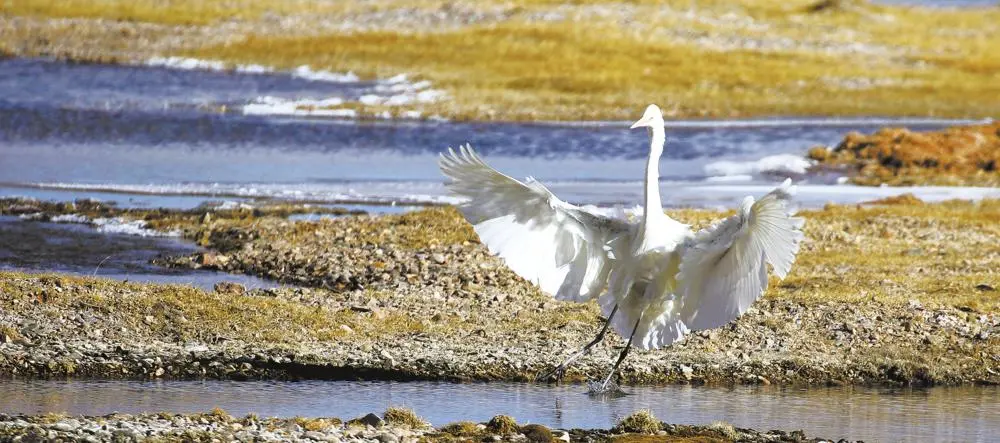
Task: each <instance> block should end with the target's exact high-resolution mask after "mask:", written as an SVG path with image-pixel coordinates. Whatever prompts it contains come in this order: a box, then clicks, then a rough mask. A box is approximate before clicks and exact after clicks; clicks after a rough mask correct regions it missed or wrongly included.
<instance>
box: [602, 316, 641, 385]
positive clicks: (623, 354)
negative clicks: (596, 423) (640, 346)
mask: <svg viewBox="0 0 1000 443" xmlns="http://www.w3.org/2000/svg"><path fill="white" fill-rule="evenodd" d="M640 321H642V314H640V315H639V318H638V319H637V320H636V321H635V326H634V327H632V334H630V335H629V336H628V343H625V349H622V352H621V354H618V361H616V362H615V366H614V367H612V368H611V373H610V374H608V376H607V378H605V379H604V383H601V390H603V391H605V392H607V389H608V384H609V383H611V378H612V377H614V376H615V373H616V372H618V367H619V366H621V364H622V362H623V361H625V357H627V356H628V351H629V350H630V349H632V338H634V337H635V332H636V331H638V330H639V322H640Z"/></svg>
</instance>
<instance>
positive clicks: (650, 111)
mask: <svg viewBox="0 0 1000 443" xmlns="http://www.w3.org/2000/svg"><path fill="white" fill-rule="evenodd" d="M657 126H659V127H663V113H661V112H660V107H659V106H656V105H649V106H647V107H646V112H643V113H642V118H640V119H639V120H638V121H636V122H635V123H633V124H632V127H631V128H629V129H635V128H643V127H645V128H654V127H657Z"/></svg>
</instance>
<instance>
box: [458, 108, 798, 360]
mask: <svg viewBox="0 0 1000 443" xmlns="http://www.w3.org/2000/svg"><path fill="white" fill-rule="evenodd" d="M632 127H633V128H635V127H648V128H649V130H650V133H651V139H652V140H651V145H650V156H649V160H648V162H647V165H646V180H645V181H646V189H645V195H644V200H645V206H644V211H643V216H642V219H641V220H639V221H638V222H635V221H630V220H627V219H625V218H623V217H610V216H607V215H602V214H599V213H597V212H595V211H591V210H587V209H584V208H581V207H578V206H575V205H571V204H569V203H566V202H564V201H562V200H560V199H559V198H558V197H556V196H555V195H554V194H552V192H550V191H549V190H548V189H547V188H546V187H545V186H544V185H542V184H541V183H539V182H538V181H536V180H534V179H531V178H529V179H527V180H526V181H525V182H523V183H522V182H520V181H518V180H515V179H513V178H511V177H508V176H506V175H504V174H502V173H500V172H498V171H497V170H495V169H493V168H491V167H490V166H488V165H487V164H486V163H485V162H484V161H483V160H482V159H481V158H480V157H479V156H478V155H477V154H476V152H475V151H473V150H472V148H471V147H470V146H468V145H466V146H462V147H461V148H460V149H459V151H458V152H456V151H454V150H449V154H447V155H442V157H441V160H440V167H441V171H442V172H443V173H444V175H446V176H447V177H449V178H450V179H451V181H450V183H448V186H449V188H450V189H451V191H452V192H453V193H455V194H457V195H459V196H461V197H465V198H466V200H465V201H464V202H463V203H461V204H460V205H459V209H460V211H461V212H462V213H463V214H464V215H465V217H466V218H467V219H468V220H469V222H470V223H472V224H473V226H474V228H475V230H476V233H477V234H478V235H479V237H480V240H481V241H482V242H483V243H484V244H485V245H486V246H487V247H488V248H489V249H490V251H491V252H493V253H494V254H497V255H499V256H500V257H501V258H503V259H504V261H505V263H506V264H507V266H508V267H510V268H511V270H513V271H514V272H515V273H517V274H518V275H520V276H521V277H523V278H525V279H527V280H529V281H531V282H533V283H535V284H537V285H538V287H539V288H540V289H541V290H542V291H543V292H545V293H548V294H550V295H552V296H554V297H555V298H557V299H560V300H567V301H575V302H585V301H589V300H593V299H595V298H596V299H598V304H599V305H600V307H601V310H602V312H603V313H604V315H605V316H606V317H608V319H609V323H610V325H611V327H612V328H613V329H614V330H615V332H617V333H618V334H619V335H621V336H622V337H625V338H626V339H629V342H630V344H631V345H633V346H636V347H639V348H641V349H654V348H660V347H663V346H667V345H669V344H671V343H674V342H676V341H677V340H680V339H681V338H683V337H684V335H685V334H687V333H688V332H689V331H692V330H703V329H709V328H715V327H719V326H722V325H724V324H726V323H728V322H730V321H732V320H734V319H736V318H737V317H739V316H740V315H741V314H743V313H744V312H746V310H747V309H748V308H749V307H750V304H751V303H753V302H754V301H755V300H756V299H758V298H759V297H760V296H761V295H762V294H763V293H764V291H765V289H766V288H767V266H768V265H770V266H771V267H772V268H773V270H774V272H775V274H776V275H778V277H780V278H784V277H785V275H787V273H788V272H789V270H790V268H791V265H792V262H793V261H794V259H795V254H796V253H797V252H798V247H799V242H800V241H801V239H802V232H801V227H802V224H803V221H802V219H800V218H796V217H792V212H791V211H790V210H789V207H788V206H789V202H790V200H791V197H792V194H793V192H794V188H793V187H792V185H791V182H790V180H786V181H785V182H784V183H783V184H781V185H780V186H779V187H778V188H777V189H775V190H774V191H772V192H770V193H768V194H767V195H765V196H764V197H762V198H761V199H760V200H759V201H755V200H754V199H753V197H747V198H746V199H744V201H743V203H742V204H741V205H740V208H739V210H738V211H737V213H736V214H735V215H733V216H731V217H728V218H726V219H723V220H721V221H719V222H716V223H715V224H713V225H712V226H710V227H708V228H706V229H703V230H701V231H698V232H693V231H692V230H691V228H690V226H688V225H685V224H683V223H680V222H678V221H676V220H674V219H672V218H670V217H669V216H667V215H666V214H665V213H664V212H663V209H662V206H661V203H660V193H659V184H658V180H659V158H660V155H661V153H662V151H663V145H664V140H665V134H664V127H663V118H662V115H661V114H660V111H659V108H657V107H656V106H655V105H650V106H649V107H648V108H647V110H646V112H645V114H644V115H643V118H642V119H640V120H639V121H637V122H636V124H635V125H633V126H632ZM601 337H603V331H602V335H601V336H599V337H598V338H601ZM593 344H594V343H591V345H593ZM591 345H588V347H587V348H585V349H584V351H582V352H585V351H587V350H588V349H589V346H591ZM626 351H627V348H626ZM578 354H579V353H578ZM577 356H578V355H577ZM623 358H624V353H623V355H622V357H621V359H623ZM621 359H620V360H621ZM619 362H620V361H619ZM567 363H568V362H567ZM560 368H563V366H562V365H561V366H560ZM616 368H617V364H616ZM609 378H610V376H609Z"/></svg>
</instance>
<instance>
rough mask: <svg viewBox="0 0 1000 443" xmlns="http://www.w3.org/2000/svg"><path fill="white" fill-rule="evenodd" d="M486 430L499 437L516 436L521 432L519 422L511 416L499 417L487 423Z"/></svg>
mask: <svg viewBox="0 0 1000 443" xmlns="http://www.w3.org/2000/svg"><path fill="white" fill-rule="evenodd" d="M486 430H487V431H489V432H490V433H492V434H497V435H514V434H517V433H518V432H520V428H519V427H518V426H517V421H516V420H514V417H511V416H509V415H497V416H496V417H493V418H491V419H490V421H489V423H486Z"/></svg>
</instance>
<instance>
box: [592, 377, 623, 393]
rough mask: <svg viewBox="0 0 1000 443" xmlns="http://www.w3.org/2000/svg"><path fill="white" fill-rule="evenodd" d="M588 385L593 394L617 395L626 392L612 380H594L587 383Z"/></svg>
mask: <svg viewBox="0 0 1000 443" xmlns="http://www.w3.org/2000/svg"><path fill="white" fill-rule="evenodd" d="M587 387H588V388H589V390H590V392H589V394H590V395H593V396H605V395H610V396H617V395H624V394H625V391H623V390H622V388H621V386H619V385H618V383H615V382H613V381H611V380H604V381H592V382H589V383H587Z"/></svg>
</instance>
